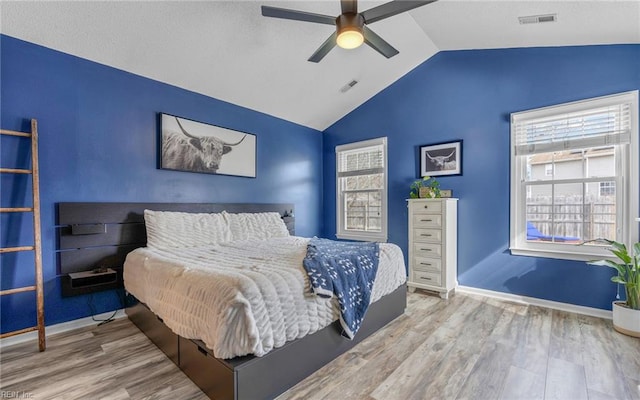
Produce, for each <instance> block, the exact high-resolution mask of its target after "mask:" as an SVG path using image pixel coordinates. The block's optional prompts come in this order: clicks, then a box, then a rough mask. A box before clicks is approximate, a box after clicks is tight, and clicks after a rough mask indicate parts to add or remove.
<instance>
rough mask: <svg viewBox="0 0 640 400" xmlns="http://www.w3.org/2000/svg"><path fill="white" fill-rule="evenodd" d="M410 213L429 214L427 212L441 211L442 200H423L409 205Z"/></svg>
mask: <svg viewBox="0 0 640 400" xmlns="http://www.w3.org/2000/svg"><path fill="white" fill-rule="evenodd" d="M411 206H412V207H411V213H412V214H429V213H442V202H440V201H433V202H431V201H430V202H424V203H416V204H412V205H411Z"/></svg>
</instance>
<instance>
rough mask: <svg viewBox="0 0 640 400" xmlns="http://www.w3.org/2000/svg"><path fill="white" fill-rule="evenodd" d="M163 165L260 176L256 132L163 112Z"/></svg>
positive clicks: (161, 127)
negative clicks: (254, 133) (258, 174)
mask: <svg viewBox="0 0 640 400" xmlns="http://www.w3.org/2000/svg"><path fill="white" fill-rule="evenodd" d="M160 131H161V135H160V136H161V138H160V139H161V143H160V149H159V153H160V163H159V164H160V168H162V169H171V170H176V171H187V172H200V173H205V174H220V175H235V176H244V177H249V178H255V177H256V136H255V135H252V134H250V133H245V132H240V131H235V130H232V129H227V128H223V127H220V126H216V125H210V124H205V123H202V122H197V121H193V120H190V119H186V118H182V117H176V116H175V115H170V114H163V113H161V114H160Z"/></svg>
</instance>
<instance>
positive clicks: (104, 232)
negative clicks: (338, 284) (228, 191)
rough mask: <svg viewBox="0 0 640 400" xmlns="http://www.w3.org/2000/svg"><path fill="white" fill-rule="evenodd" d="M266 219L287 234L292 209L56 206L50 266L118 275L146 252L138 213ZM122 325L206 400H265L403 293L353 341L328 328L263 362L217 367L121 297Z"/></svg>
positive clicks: (395, 311)
mask: <svg viewBox="0 0 640 400" xmlns="http://www.w3.org/2000/svg"><path fill="white" fill-rule="evenodd" d="M145 209H152V210H157V211H183V212H220V211H223V210H226V211H228V212H267V211H272V212H273V211H275V212H280V213H281V215H283V218H284V220H285V223H286V224H287V228H288V229H289V232H290V233H291V234H294V233H295V231H294V218H293V215H294V212H293V210H294V206H293V205H292V204H237V203H234V204H201V203H58V205H57V224H58V228H57V232H58V235H57V236H58V253H59V254H58V262H59V270H60V272H61V273H62V274H65V273H69V272H78V271H83V270H91V269H93V267H94V266H95V265H97V264H100V265H104V266H108V267H109V268H114V269H117V270H118V273H119V277H120V278H119V279H120V282H121V276H122V275H121V271H122V265H123V263H124V258H125V257H126V254H127V253H128V252H129V251H131V250H133V249H134V248H137V247H141V246H144V245H145V244H146V232H145V229H144V217H143V212H144V210H145ZM127 298H128V300H129V301H127V304H130V305H129V306H127V308H126V314H127V316H128V317H129V319H130V320H131V321H132V322H133V323H134V324H135V325H136V326H137V327H138V328H139V329H140V330H141V331H142V332H143V333H144V334H145V335H146V336H147V337H149V339H151V341H152V342H153V343H154V344H155V345H156V346H157V347H158V348H160V349H161V350H162V351H163V352H164V353H165V354H166V355H167V357H169V359H171V361H173V362H174V363H175V364H176V365H177V366H178V367H180V369H181V370H182V371H183V372H184V373H185V374H186V375H187V376H188V377H189V378H190V379H191V380H192V381H193V382H194V383H195V384H196V385H197V386H198V387H200V389H202V391H203V392H204V393H205V394H207V396H209V397H210V398H212V399H216V400H227V399H234V400H237V399H247V400H254V399H272V398H274V397H276V396H277V395H279V394H281V393H283V392H284V391H286V390H287V389H289V388H290V387H292V386H294V385H295V384H296V383H298V382H300V381H301V380H303V379H304V378H305V377H307V376H309V375H310V374H312V373H313V372H315V371H317V370H318V369H320V368H321V367H322V366H324V365H325V364H327V363H328V362H330V361H331V360H333V359H334V358H336V357H338V356H339V355H340V354H343V353H344V352H346V351H347V350H349V349H351V348H352V347H353V346H355V345H356V344H358V343H359V342H361V341H362V340H364V339H365V338H367V337H368V336H370V335H371V334H373V333H374V332H376V331H377V330H379V329H380V328H382V327H383V326H385V325H386V324H388V323H389V322H391V321H392V320H394V319H395V318H397V317H398V316H400V315H402V314H403V313H404V309H405V307H406V286H405V285H402V286H401V287H399V288H398V289H396V290H395V291H394V292H393V293H390V294H388V295H387V296H384V297H383V298H382V299H380V300H378V301H377V302H375V303H373V304H372V305H371V306H370V307H369V310H368V311H367V316H366V318H365V320H364V321H363V323H362V326H361V328H360V330H359V331H358V333H357V335H356V337H355V338H354V339H353V340H348V339H346V338H344V337H343V336H341V335H340V331H341V329H340V326H339V323H338V322H337V321H336V322H334V323H333V324H332V325H329V326H328V327H326V328H324V329H322V330H320V331H318V332H316V333H314V334H311V335H307V336H305V337H303V338H301V339H297V340H294V341H291V342H287V343H286V344H285V345H284V346H283V347H280V348H277V349H274V350H272V351H270V352H269V353H267V354H266V355H265V356H263V357H255V356H245V357H236V358H233V359H218V358H215V357H214V356H213V352H212V351H211V350H209V349H208V348H207V347H206V346H205V345H204V343H202V342H201V341H199V340H190V339H185V338H183V337H180V336H178V335H176V334H174V333H173V332H172V331H171V330H170V329H169V328H168V327H167V326H166V325H165V324H164V323H163V322H162V320H161V319H160V318H159V317H157V316H156V315H155V314H154V313H153V312H151V311H150V310H149V309H148V308H147V307H146V306H145V305H144V304H143V303H140V302H138V301H137V300H136V299H135V298H133V296H131V295H128V296H127Z"/></svg>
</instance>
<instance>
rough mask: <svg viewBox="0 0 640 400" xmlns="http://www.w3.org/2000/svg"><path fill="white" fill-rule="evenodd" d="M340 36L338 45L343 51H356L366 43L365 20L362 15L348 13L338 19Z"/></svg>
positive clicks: (337, 41) (337, 40)
mask: <svg viewBox="0 0 640 400" xmlns="http://www.w3.org/2000/svg"><path fill="white" fill-rule="evenodd" d="M336 26H337V30H338V36H337V38H336V44H337V45H338V46H340V47H342V48H343V49H348V50H349V49H355V48H356V47H360V45H362V43H364V34H363V33H362V31H363V28H362V27H363V26H364V18H362V16H361V15H360V14H354V13H347V14H342V15H340V16H339V17H338V18H336Z"/></svg>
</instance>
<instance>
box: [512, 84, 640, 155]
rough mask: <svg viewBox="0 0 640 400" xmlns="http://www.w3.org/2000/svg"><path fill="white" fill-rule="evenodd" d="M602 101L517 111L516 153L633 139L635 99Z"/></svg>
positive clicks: (582, 146)
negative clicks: (579, 106) (582, 106)
mask: <svg viewBox="0 0 640 400" xmlns="http://www.w3.org/2000/svg"><path fill="white" fill-rule="evenodd" d="M622 97H623V98H618V99H617V101H618V103H614V104H606V103H610V102H611V99H609V98H606V99H605V100H603V101H602V103H605V104H603V105H602V106H600V105H597V106H596V107H595V108H594V107H587V108H585V109H583V110H578V111H575V108H574V111H572V112H568V113H564V112H562V110H557V109H556V110H554V111H555V112H554V115H545V114H547V113H548V112H549V109H547V108H545V109H540V110H536V111H533V112H524V113H517V114H513V116H512V127H513V129H514V130H515V135H514V138H515V146H514V147H515V154H516V155H526V154H537V153H548V152H552V151H563V150H570V149H584V148H589V147H598V146H609V145H614V144H625V143H629V141H630V140H631V99H627V98H626V96H622Z"/></svg>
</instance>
